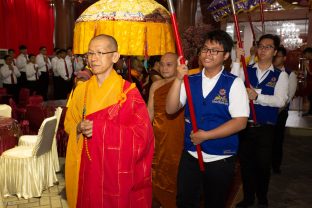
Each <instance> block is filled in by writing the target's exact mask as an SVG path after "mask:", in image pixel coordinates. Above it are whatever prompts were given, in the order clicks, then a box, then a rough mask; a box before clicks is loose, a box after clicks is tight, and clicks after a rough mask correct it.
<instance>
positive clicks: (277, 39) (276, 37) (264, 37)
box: [258, 34, 281, 50]
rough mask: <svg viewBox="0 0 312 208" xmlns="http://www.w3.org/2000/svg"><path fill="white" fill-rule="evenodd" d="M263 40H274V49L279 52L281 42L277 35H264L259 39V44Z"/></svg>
mask: <svg viewBox="0 0 312 208" xmlns="http://www.w3.org/2000/svg"><path fill="white" fill-rule="evenodd" d="M263 39H271V40H273V43H274V49H275V50H277V48H278V47H279V46H280V43H281V40H280V38H279V37H278V36H277V35H272V34H265V35H262V36H261V37H260V38H259V41H258V44H259V43H260V42H261V41H262V40H263Z"/></svg>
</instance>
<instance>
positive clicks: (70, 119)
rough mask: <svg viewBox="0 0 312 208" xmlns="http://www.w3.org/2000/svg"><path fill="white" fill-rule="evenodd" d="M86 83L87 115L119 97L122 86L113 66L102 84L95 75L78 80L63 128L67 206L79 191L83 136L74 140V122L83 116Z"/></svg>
mask: <svg viewBox="0 0 312 208" xmlns="http://www.w3.org/2000/svg"><path fill="white" fill-rule="evenodd" d="M87 83H89V84H88V85H89V86H88V91H87V93H88V99H87V100H86V105H87V106H88V108H87V112H86V115H88V114H91V113H94V112H96V111H99V110H101V109H104V108H106V107H108V106H110V105H112V104H115V103H117V102H118V100H119V96H120V93H121V92H122V90H123V79H122V77H121V76H119V75H118V74H117V73H116V72H115V70H112V71H111V73H110V75H109V77H108V78H107V79H106V80H105V81H104V82H103V84H102V85H101V86H99V85H98V83H97V80H96V77H95V76H92V77H91V78H90V79H89V80H88V81H86V82H84V83H81V84H79V85H78V86H77V87H76V89H75V91H74V95H73V97H72V100H71V102H70V104H69V107H68V110H67V112H66V117H65V122H64V125H65V131H66V132H67V133H68V134H69V139H68V144H67V152H66V161H65V184H66V195H67V202H68V205H69V207H71V208H74V207H76V201H77V193H78V177H79V169H80V159H81V150H82V142H83V138H82V136H81V135H80V136H79V139H78V141H77V133H76V132H77V129H76V128H77V124H78V123H79V122H80V121H81V120H82V110H83V105H84V96H85V89H86V86H87Z"/></svg>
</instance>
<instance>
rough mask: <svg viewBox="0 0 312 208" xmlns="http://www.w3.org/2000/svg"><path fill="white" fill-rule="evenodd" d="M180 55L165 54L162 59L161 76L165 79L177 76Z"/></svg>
mask: <svg viewBox="0 0 312 208" xmlns="http://www.w3.org/2000/svg"><path fill="white" fill-rule="evenodd" d="M177 59H178V55H177V54H175V53H165V54H164V55H163V56H162V57H161V59H160V68H159V70H160V74H161V75H162V76H163V77H164V78H165V79H171V78H173V77H175V76H176V72H177Z"/></svg>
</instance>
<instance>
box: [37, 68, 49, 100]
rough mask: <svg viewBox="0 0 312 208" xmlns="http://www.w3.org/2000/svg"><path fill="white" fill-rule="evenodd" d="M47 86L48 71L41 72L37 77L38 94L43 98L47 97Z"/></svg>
mask: <svg viewBox="0 0 312 208" xmlns="http://www.w3.org/2000/svg"><path fill="white" fill-rule="evenodd" d="M48 87H49V73H48V72H41V75H40V77H39V94H40V95H41V96H42V97H43V99H44V100H47V98H48Z"/></svg>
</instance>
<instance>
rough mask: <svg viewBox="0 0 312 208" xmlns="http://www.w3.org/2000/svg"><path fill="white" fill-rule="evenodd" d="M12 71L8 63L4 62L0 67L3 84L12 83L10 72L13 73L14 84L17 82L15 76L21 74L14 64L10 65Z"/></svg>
mask: <svg viewBox="0 0 312 208" xmlns="http://www.w3.org/2000/svg"><path fill="white" fill-rule="evenodd" d="M12 67H13V71H12V70H11V69H10V68H9V65H7V64H4V65H3V66H2V67H1V68H0V73H1V77H2V80H3V84H12V79H11V74H13V80H14V84H17V77H19V76H21V73H20V72H19V70H18V69H17V67H16V66H14V65H12Z"/></svg>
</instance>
